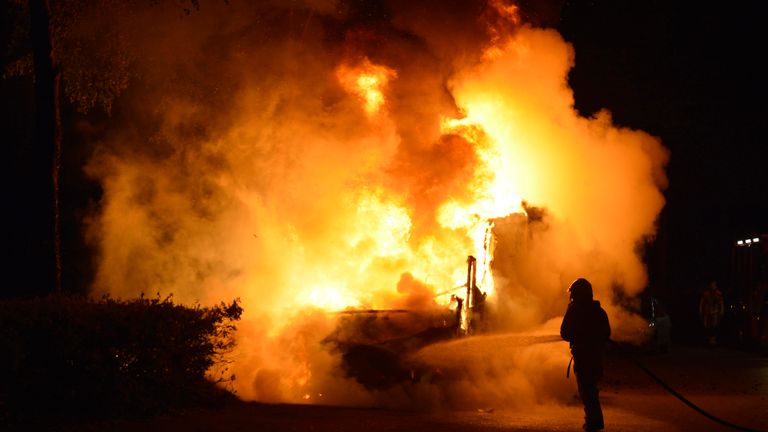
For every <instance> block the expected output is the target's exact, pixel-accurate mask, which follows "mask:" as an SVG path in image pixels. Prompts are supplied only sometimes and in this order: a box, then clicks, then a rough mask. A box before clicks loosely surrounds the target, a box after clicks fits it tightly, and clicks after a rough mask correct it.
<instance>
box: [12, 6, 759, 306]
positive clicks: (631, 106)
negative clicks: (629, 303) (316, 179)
mask: <svg viewBox="0 0 768 432" xmlns="http://www.w3.org/2000/svg"><path fill="white" fill-rule="evenodd" d="M527 3H530V5H526V6H524V10H525V11H526V13H527V14H528V16H530V17H532V19H533V20H534V21H539V22H540V23H543V24H549V25H554V26H555V27H557V28H558V30H559V31H560V32H561V33H562V34H563V36H564V37H565V39H566V40H568V41H570V42H571V43H573V44H574V47H575V51H576V67H575V69H574V70H573V71H572V72H571V76H570V81H571V85H572V87H573V89H574V93H575V98H576V108H577V109H578V110H579V111H580V112H581V113H582V114H583V115H586V116H588V115H591V114H592V113H594V112H595V111H596V110H598V109H601V108H607V109H609V110H610V111H611V112H612V113H613V117H614V122H616V123H618V124H620V125H624V126H627V127H631V128H637V129H642V130H645V131H647V132H649V133H651V134H653V135H656V136H658V137H660V138H661V140H662V142H663V143H664V145H665V146H666V147H667V148H669V149H670V151H671V162H670V165H669V166H668V171H667V172H668V176H669V181H670V186H669V188H668V189H667V190H666V192H665V195H666V197H667V206H666V208H665V209H664V211H663V213H662V215H661V218H660V221H659V234H658V239H657V241H656V243H655V244H654V245H653V246H652V247H650V248H649V250H648V254H647V261H648V264H649V269H650V270H651V283H652V285H651V290H652V291H653V290H661V291H664V292H666V293H667V295H668V296H669V295H672V294H671V293H675V292H683V291H686V290H695V289H698V288H700V287H701V286H702V285H703V284H704V283H705V282H706V281H707V280H709V279H712V278H718V279H720V280H725V279H727V274H728V265H729V261H728V260H729V257H730V252H731V251H730V248H731V245H732V244H733V241H734V240H736V239H738V238H742V237H744V236H752V235H755V234H758V233H768V193H767V192H766V185H768V169H766V160H767V159H766V157H765V156H764V155H763V153H764V152H763V151H762V149H763V146H764V141H765V137H766V136H768V130H766V129H768V126H767V124H768V122H766V118H767V117H766V114H768V113H767V112H766V107H765V100H766V99H767V97H768V94H767V93H768V91H767V90H768V84H767V83H766V78H765V77H766V76H768V74H767V73H766V72H767V71H766V67H765V66H763V65H762V63H763V57H764V53H765V52H766V47H765V45H766V44H765V42H766V41H767V40H768V38H767V37H766V36H765V33H764V32H765V29H764V28H765V26H764V24H765V16H766V14H765V12H766V9H767V7H766V6H765V5H764V4H763V3H762V2H744V3H740V4H739V5H738V6H732V5H730V4H719V5H716V4H713V5H709V4H705V3H698V4H695V5H694V6H695V7H690V6H689V5H688V4H682V3H678V2H667V1H650V0H646V1H614V0H599V1H566V2H557V1H554V2H547V3H542V2H535V1H531V2H527ZM5 5H7V3H5V2H3V8H5ZM3 30H4V35H3V36H4V37H6V36H7V33H5V32H6V31H7V28H4V29H3ZM3 45H5V44H3ZM12 85H13V84H12V83H10V84H9V83H7V82H6V83H4V84H3V87H2V93H3V99H4V101H3V103H2V110H3V137H4V138H3V140H4V141H5V139H6V138H9V137H10V138H11V140H14V139H16V138H14V137H18V136H21V135H23V134H24V130H25V128H29V127H30V125H29V122H28V121H25V120H24V118H21V117H20V114H19V113H23V112H25V109H20V106H21V107H22V108H23V106H24V105H20V104H19V102H18V100H16V101H14V96H15V97H18V95H20V94H24V92H25V91H26V92H28V91H29V90H30V89H26V90H25V89H18V88H15V87H12ZM9 94H10V96H9ZM27 105H28V104H27ZM28 109H29V107H28V106H27V108H26V110H28ZM25 151H27V150H25V148H23V146H18V145H17V147H16V148H15V149H14V157H13V158H8V159H6V164H5V169H4V171H5V174H4V175H5V176H7V175H13V173H19V172H22V171H23V168H19V166H18V164H19V162H18V161H19V160H20V158H21V156H19V155H22V156H23V153H24V152H25ZM9 173H10V174H9ZM3 183H4V184H5V186H4V188H5V190H4V191H3V192H4V194H5V195H6V196H9V195H10V196H12V197H16V198H18V197H20V196H22V195H23V194H21V193H20V192H19V190H20V189H19V188H18V187H16V186H15V185H16V183H14V182H12V181H4V182H3ZM19 200H20V199H18V200H15V198H13V199H11V200H10V201H11V203H12V205H18V203H19V202H21V201H19ZM84 201H85V202H87V200H81V201H80V202H79V203H78V205H83V204H82V203H83V202H84ZM78 211H82V209H79V210H78ZM16 215H17V216H19V217H17V218H16V219H14V220H12V222H11V223H13V224H22V226H21V227H17V229H15V230H10V234H9V233H6V235H5V237H4V240H5V241H4V243H6V249H7V247H8V244H10V245H11V246H10V247H13V244H14V242H17V243H18V242H19V241H22V240H23V236H22V237H18V236H16V234H14V232H23V231H24V230H26V229H29V228H28V227H24V226H23V224H24V223H25V221H26V219H25V218H24V215H23V214H21V213H18V214H16ZM65 234H66V233H65ZM72 235H76V234H72ZM15 253H16V255H19V256H21V255H23V254H21V255H20V254H19V253H18V251H16V252H15ZM24 271H27V270H26V269H25V270H24ZM19 274H21V273H19ZM20 280H21V281H22V282H23V278H20Z"/></svg>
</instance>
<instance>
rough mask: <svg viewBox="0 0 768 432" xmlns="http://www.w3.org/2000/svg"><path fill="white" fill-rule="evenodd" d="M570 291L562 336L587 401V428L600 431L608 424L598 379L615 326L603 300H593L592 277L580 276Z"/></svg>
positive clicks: (585, 422)
mask: <svg viewBox="0 0 768 432" xmlns="http://www.w3.org/2000/svg"><path fill="white" fill-rule="evenodd" d="M568 292H569V294H570V297H571V303H570V304H569V305H568V310H566V312H565V316H564V317H563V323H562V325H561V326H560V336H562V338H563V339H565V340H566V341H568V342H570V345H571V354H573V371H574V372H575V374H576V383H577V385H578V388H579V396H580V397H581V401H582V403H583V404H584V426H583V427H584V430H586V431H597V430H601V429H603V427H604V424H603V410H602V408H601V407H600V394H599V391H598V388H597V383H598V381H600V378H602V375H603V351H604V350H605V345H606V343H607V342H608V339H609V338H610V336H611V326H610V324H609V323H608V315H607V314H606V313H605V310H603V308H602V307H601V306H600V302H599V301H597V300H593V298H592V284H590V283H589V281H588V280H586V279H581V278H580V279H576V281H574V282H573V283H572V284H571V286H570V288H568Z"/></svg>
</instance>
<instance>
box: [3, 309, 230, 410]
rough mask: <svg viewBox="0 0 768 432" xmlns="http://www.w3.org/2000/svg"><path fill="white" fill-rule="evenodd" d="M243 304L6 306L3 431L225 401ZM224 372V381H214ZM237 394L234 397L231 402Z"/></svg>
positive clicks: (4, 312)
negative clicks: (6, 426)
mask: <svg viewBox="0 0 768 432" xmlns="http://www.w3.org/2000/svg"><path fill="white" fill-rule="evenodd" d="M241 313H242V308H241V307H240V305H239V303H238V300H235V301H233V302H232V303H231V304H226V303H221V304H219V305H218V306H214V307H199V306H197V307H186V306H181V305H178V304H174V303H173V302H172V301H171V300H170V298H166V299H164V300H162V299H160V298H156V299H145V298H140V299H134V300H114V299H111V298H103V299H101V300H99V301H91V300H83V299H76V298H70V297H61V296H52V297H47V298H38V299H30V300H13V301H4V302H0V374H1V376H0V425H2V424H3V423H17V424H18V423H23V422H26V421H29V420H30V419H40V418H43V419H46V420H47V421H53V420H57V421H82V420H90V419H105V418H119V417H136V416H144V415H152V414H156V413H160V412H163V411H166V410H168V409H171V408H176V407H184V406H192V405H198V404H206V403H209V402H212V401H214V400H224V399H226V396H227V395H229V394H228V393H227V392H226V391H223V390H220V389H219V388H218V387H217V386H216V383H215V382H214V381H217V382H226V381H229V380H233V379H234V376H225V371H226V364H227V363H228V360H227V358H226V354H227V353H228V352H230V351H231V349H232V348H233V346H234V339H233V336H234V331H235V325H234V323H235V321H237V320H238V319H239V318H240V314H241ZM212 367H215V368H216V369H217V370H219V376H218V377H213V378H211V377H210V375H207V374H210V372H209V371H210V370H211V368H212ZM229 396H231V395H229Z"/></svg>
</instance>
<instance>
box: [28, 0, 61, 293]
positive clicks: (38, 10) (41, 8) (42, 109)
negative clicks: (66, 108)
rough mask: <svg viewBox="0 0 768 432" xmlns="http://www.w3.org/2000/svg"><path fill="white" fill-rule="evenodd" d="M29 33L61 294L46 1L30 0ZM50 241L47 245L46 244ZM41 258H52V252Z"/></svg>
mask: <svg viewBox="0 0 768 432" xmlns="http://www.w3.org/2000/svg"><path fill="white" fill-rule="evenodd" d="M29 12H30V29H31V30H30V32H31V39H32V50H33V59H34V66H35V111H36V118H35V121H36V126H35V134H36V135H35V145H37V146H39V147H38V148H49V149H50V155H51V156H50V169H51V170H50V174H51V177H50V188H48V190H49V193H50V201H49V204H50V205H49V207H48V209H49V215H50V216H49V217H50V219H49V221H50V226H49V227H48V228H45V229H46V231H48V233H49V234H48V239H49V240H48V241H47V242H46V243H47V244H48V245H49V247H50V248H51V249H52V250H51V251H50V252H52V257H53V260H52V261H53V262H49V263H48V264H45V265H46V266H47V265H52V266H53V276H54V277H53V279H54V280H53V290H54V292H56V293H60V292H61V273H62V264H61V206H60V190H59V179H60V176H61V136H62V133H61V112H60V105H59V81H60V77H61V73H60V70H59V66H58V63H57V61H56V57H55V52H54V49H53V48H54V45H53V38H52V31H51V19H50V18H51V15H50V7H49V5H48V1H47V0H30V2H29ZM49 242H50V243H49ZM50 252H49V253H47V254H44V255H43V256H49V257H50V256H51V253H50Z"/></svg>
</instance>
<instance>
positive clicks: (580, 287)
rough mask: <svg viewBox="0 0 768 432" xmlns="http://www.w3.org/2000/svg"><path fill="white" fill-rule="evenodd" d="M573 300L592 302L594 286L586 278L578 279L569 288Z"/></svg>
mask: <svg viewBox="0 0 768 432" xmlns="http://www.w3.org/2000/svg"><path fill="white" fill-rule="evenodd" d="M568 294H570V296H571V300H592V284H591V283H589V281H588V280H586V279H584V278H578V279H576V280H575V281H573V283H572V284H571V286H570V288H568Z"/></svg>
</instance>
